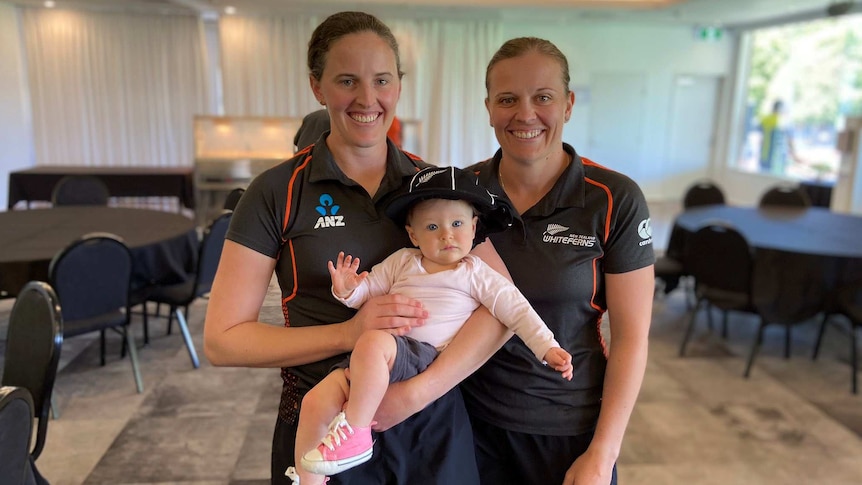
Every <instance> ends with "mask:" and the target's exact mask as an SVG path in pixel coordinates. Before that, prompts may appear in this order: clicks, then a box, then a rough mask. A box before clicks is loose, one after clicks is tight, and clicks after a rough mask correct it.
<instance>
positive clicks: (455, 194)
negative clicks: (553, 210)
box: [386, 167, 514, 244]
mask: <svg viewBox="0 0 862 485" xmlns="http://www.w3.org/2000/svg"><path fill="white" fill-rule="evenodd" d="M429 199H449V200H465V201H467V202H469V203H470V204H472V205H473V207H474V208H475V209H476V212H477V215H478V216H479V224H477V226H476V238H475V239H474V240H473V244H478V243H480V242H482V241H484V240H485V237H486V236H487V235H488V234H491V233H494V232H499V231H502V230H504V229H506V228H507V227H509V226H511V225H512V219H513V213H514V208H513V207H512V204H511V203H509V201H508V200H507V199H506V198H504V197H500V196H498V195H496V194H493V193H491V192H490V191H489V190H488V189H487V188H485V187H483V186H482V185H480V184H479V179H478V178H476V175H475V174H473V173H472V172H469V171H467V170H461V169H459V168H456V167H428V168H425V169H422V170H420V171H419V172H416V175H414V176H413V178H412V179H411V180H410V184H409V185H408V186H407V189H406V191H404V192H402V193H400V194H399V195H397V196H396V197H395V198H393V199H392V201H391V202H390V203H389V205H388V206H387V207H386V215H388V216H389V217H390V218H392V220H394V221H395V222H396V223H397V224H400V225H402V226H403V225H404V224H405V223H406V220H407V213H408V212H409V211H410V208H411V207H413V205H414V204H416V203H417V202H420V201H423V200H429Z"/></svg>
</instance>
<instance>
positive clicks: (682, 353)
mask: <svg viewBox="0 0 862 485" xmlns="http://www.w3.org/2000/svg"><path fill="white" fill-rule="evenodd" d="M702 301H703V300H700V301H698V302H697V304H695V306H694V309H693V310H692V311H691V318H690V319H689V320H688V327H687V328H686V329H685V334H684V335H683V338H682V344H680V346H679V356H680V357H683V356H685V346H686V345H688V340H689V339H690V338H691V333H692V331H693V330H694V323H695V320H696V319H697V312H698V310H700V304H701V302H702ZM707 311H709V306H707Z"/></svg>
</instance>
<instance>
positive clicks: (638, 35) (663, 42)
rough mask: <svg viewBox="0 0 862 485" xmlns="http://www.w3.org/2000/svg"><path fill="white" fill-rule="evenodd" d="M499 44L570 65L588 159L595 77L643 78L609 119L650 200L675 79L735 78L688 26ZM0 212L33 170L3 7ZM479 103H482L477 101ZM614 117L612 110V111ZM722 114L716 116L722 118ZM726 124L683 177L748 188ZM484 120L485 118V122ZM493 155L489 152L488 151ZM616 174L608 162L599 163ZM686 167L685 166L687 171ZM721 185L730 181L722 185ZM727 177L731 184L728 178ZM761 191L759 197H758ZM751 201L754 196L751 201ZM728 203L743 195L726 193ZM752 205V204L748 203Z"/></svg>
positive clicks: (731, 48)
mask: <svg viewBox="0 0 862 485" xmlns="http://www.w3.org/2000/svg"><path fill="white" fill-rule="evenodd" d="M502 33H503V35H502V37H503V39H509V38H512V37H518V36H537V37H543V38H546V39H548V40H550V41H552V42H554V43H555V44H556V45H557V46H558V47H559V48H560V49H561V50H562V51H563V53H564V54H566V56H567V57H568V59H569V63H570V71H571V77H572V87H573V88H574V89H575V90H576V94H577V95H578V96H579V98H580V99H579V100H578V101H576V105H575V109H574V112H573V115H572V119H571V121H570V122H569V123H568V125H567V126H566V129H565V130H564V139H565V140H566V141H567V142H569V143H571V144H572V145H573V146H575V148H576V149H577V150H578V151H579V153H581V154H583V155H584V156H587V157H590V156H591V155H590V153H589V147H590V145H589V140H590V136H591V132H590V119H591V113H590V105H591V103H590V92H591V89H593V87H592V86H591V83H592V82H594V78H596V77H599V76H607V75H609V74H610V75H613V74H614V73H620V74H622V73H634V74H639V75H642V77H643V79H645V89H644V92H643V93H642V98H643V99H642V100H641V101H642V102H640V103H638V104H639V105H640V106H638V107H628V106H620V107H619V109H618V111H619V112H618V113H616V112H615V113H613V115H614V116H619V117H621V119H622V117H626V116H628V115H630V113H631V112H632V109H637V110H638V112H639V114H640V118H641V120H642V123H641V125H642V128H641V130H640V131H641V132H640V133H639V134H638V136H639V142H638V145H637V146H638V148H637V150H636V152H635V153H634V154H633V156H632V157H631V158H633V160H626V161H625V165H624V166H625V168H624V169H621V170H622V171H624V172H625V173H627V174H628V175H629V176H631V177H632V178H634V179H635V180H636V181H637V182H638V183H640V184H641V186H642V188H643V189H644V192H645V194H646V195H647V197H648V198H649V199H651V200H656V199H679V197H680V196H681V194H682V191H683V190H684V188H685V187H682V186H680V185H681V184H680V183H679V180H680V178H681V177H680V176H681V175H682V174H674V173H670V172H669V170H670V169H671V167H670V166H669V163H668V157H669V153H668V152H669V150H668V143H669V138H668V137H669V136H670V131H671V130H670V126H671V119H670V116H671V110H672V102H673V99H672V93H673V90H674V80H675V78H676V76H677V75H680V74H686V75H712V76H722V77H723V78H724V81H725V82H724V86H725V89H723V91H722V94H721V99H720V105H721V106H722V109H727V108H726V107H727V106H729V105H730V101H731V100H730V97H731V93H732V89H731V86H732V84H733V83H732V72H733V69H734V68H735V61H734V58H735V53H736V49H735V44H736V41H735V39H734V38H733V37H731V36H725V37H724V38H723V39H721V40H720V41H718V42H706V41H700V40H698V39H696V37H695V35H694V32H693V30H692V29H691V28H690V27H684V26H674V25H654V24H653V25H638V24H635V23H627V22H607V21H601V22H598V21H584V20H577V21H566V22H559V21H554V20H550V21H545V20H529V21H523V20H516V19H505V20H504V21H503V26H502ZM0 65H2V66H4V68H3V69H2V70H0V108H2V109H0V169H2V171H0V206H2V207H5V200H6V197H7V195H6V193H7V187H6V184H7V183H8V172H9V170H13V169H17V168H22V167H29V166H32V165H34V164H35V161H34V155H33V147H32V143H33V142H32V136H31V132H30V130H31V123H30V114H29V101H28V100H27V97H26V83H25V78H26V70H25V66H24V62H23V60H22V57H21V48H20V31H19V26H18V24H17V22H16V13H15V10H14V9H13V8H12V7H11V6H10V5H8V4H5V3H2V2H0ZM475 102H476V103H481V102H482V100H475ZM615 111H617V110H615ZM727 116H729V115H728V113H727V112H722V114H721V117H722V118H726V117H727ZM723 121H724V120H723V119H721V120H719V121H718V122H717V123H716V126H717V127H718V128H719V130H718V131H719V133H718V134H719V136H718V138H717V139H716V144H717V149H716V150H715V153H714V154H713V160H712V162H711V165H712V166H711V167H710V166H703V167H701V169H700V170H699V171H697V172H698V173H693V174H692V173H686V174H684V175H685V177H687V178H691V177H695V176H712V177H715V178H717V179H718V181H719V183H721V184H722V185H723V186H728V187H731V186H732V187H734V190H735V188H736V187H742V186H743V185H744V184H742V183H739V182H738V181H737V180H736V178H741V179H743V182H753V181H755V180H754V178H753V177H752V176H751V175H749V174H746V175H744V176H743V175H741V174H736V173H734V172H731V171H728V170H726V169H725V165H726V164H725V162H724V160H725V158H726V157H725V152H726V150H725V149H724V148H723V146H722V145H723V144H726V143H727V139H726V138H727V137H726V134H725V133H723V132H724V131H726V130H723V129H721V125H722V124H723ZM482 122H483V123H486V122H487V118H485V119H483V120H482ZM489 155H490V153H489ZM595 161H596V162H598V163H601V164H606V165H608V166H611V168H613V163H611V161H609V160H602V159H596V160H595ZM690 168H691V167H689V169H690ZM725 179H727V180H726V181H725ZM731 179H732V180H731ZM759 192H760V191H759V189H757V190H756V193H759ZM752 197H754V198H755V199H756V196H752ZM729 198H730V199H731V200H740V199H744V196H740V197H738V196H734V195H730V196H729ZM753 200H754V199H753Z"/></svg>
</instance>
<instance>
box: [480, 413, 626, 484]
mask: <svg viewBox="0 0 862 485" xmlns="http://www.w3.org/2000/svg"><path fill="white" fill-rule="evenodd" d="M473 436H474V440H475V442H476V461H477V463H478V467H479V475H480V476H481V477H482V481H481V483H482V485H500V484H502V483H517V484H519V485H521V484H522V485H545V484H548V483H563V478H565V476H566V472H567V471H568V470H569V468H570V467H571V466H572V463H574V462H575V459H576V458H577V457H579V456H581V455H582V454H584V452H585V451H587V447H589V446H590V442H591V441H592V439H593V432H589V433H584V434H580V435H576V436H547V435H536V434H529V433H518V432H516V431H509V430H506V429H503V428H500V427H497V426H494V425H493V424H490V423H487V422H485V421H482V420H480V419H476V418H473ZM611 485H617V468H616V466H614V471H613V477H612V479H611Z"/></svg>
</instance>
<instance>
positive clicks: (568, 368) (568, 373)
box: [544, 347, 574, 380]
mask: <svg viewBox="0 0 862 485" xmlns="http://www.w3.org/2000/svg"><path fill="white" fill-rule="evenodd" d="M544 360H545V362H547V363H548V365H549V366H551V367H552V368H553V369H554V370H556V371H559V372H560V373H562V374H563V377H564V378H566V379H568V380H572V376H573V375H574V367H572V354H570V353H568V352H566V351H565V350H563V349H561V348H560V347H552V348H551V349H550V350H548V353H546V354H545V359H544Z"/></svg>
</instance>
